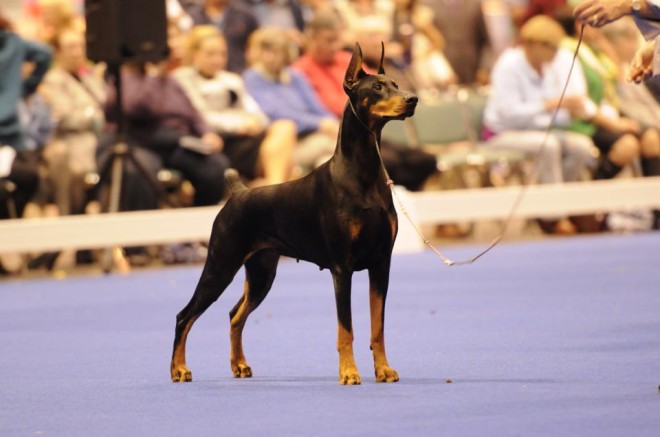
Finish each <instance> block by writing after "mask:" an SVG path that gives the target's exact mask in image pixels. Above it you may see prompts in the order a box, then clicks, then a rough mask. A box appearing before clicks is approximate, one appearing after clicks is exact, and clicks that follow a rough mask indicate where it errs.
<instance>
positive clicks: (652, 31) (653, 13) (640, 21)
mask: <svg viewBox="0 0 660 437" xmlns="http://www.w3.org/2000/svg"><path fill="white" fill-rule="evenodd" d="M574 15H575V17H576V18H578V19H579V20H581V21H582V22H583V23H585V24H588V25H590V26H593V27H602V26H604V25H606V24H607V23H611V22H612V21H616V20H618V19H619V18H621V17H623V16H626V15H632V16H633V18H634V19H635V23H636V24H637V27H638V28H639V30H640V32H642V35H644V38H645V39H646V44H645V45H643V46H642V47H641V48H640V49H639V50H638V51H637V54H636V55H635V57H634V58H633V60H632V62H631V63H630V71H629V72H628V80H629V81H634V82H637V83H639V82H641V81H643V80H645V79H648V78H649V77H651V76H658V75H660V44H658V43H657V41H658V39H660V0H585V1H582V2H581V3H580V4H578V5H577V6H576V8H575V10H574Z"/></svg>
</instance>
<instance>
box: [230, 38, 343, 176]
mask: <svg viewBox="0 0 660 437" xmlns="http://www.w3.org/2000/svg"><path fill="white" fill-rule="evenodd" d="M291 48H292V47H291V43H290V39H289V38H288V36H287V34H286V31H285V30H283V29H278V28H262V29H259V30H258V31H256V32H255V33H254V34H253V36H252V37H251V38H250V43H249V46H248V61H249V62H250V64H251V67H250V68H249V69H248V70H246V71H245V72H244V73H243V79H244V80H245V86H246V88H247V90H248V92H249V93H250V95H251V96H253V97H254V99H255V100H256V101H257V103H258V104H259V106H260V107H261V109H262V110H263V111H264V113H265V114H266V115H267V116H268V118H270V120H272V121H276V120H292V121H293V122H294V123H295V125H296V131H297V135H298V145H297V146H296V148H295V151H294V162H295V163H296V164H297V165H298V166H300V167H301V168H302V169H303V170H309V169H311V168H313V167H315V166H316V165H318V164H321V163H322V162H323V161H325V160H327V159H328V158H330V156H331V155H332V153H333V152H334V149H335V144H336V140H337V134H338V132H339V120H338V119H337V117H336V116H335V115H334V114H332V113H331V112H330V111H329V110H328V109H327V108H326V107H325V106H323V104H322V103H321V101H320V100H319V98H318V97H317V95H316V93H315V91H314V89H313V88H312V86H311V84H310V83H309V81H308V80H307V78H306V77H305V76H304V75H303V74H302V73H300V72H299V71H296V70H294V69H292V68H290V67H289V66H290V64H291V62H290V61H291V53H290V50H291Z"/></svg>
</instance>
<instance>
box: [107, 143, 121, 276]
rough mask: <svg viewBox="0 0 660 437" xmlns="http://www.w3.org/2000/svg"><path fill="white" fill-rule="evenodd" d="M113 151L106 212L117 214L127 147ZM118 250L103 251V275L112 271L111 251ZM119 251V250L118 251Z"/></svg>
mask: <svg viewBox="0 0 660 437" xmlns="http://www.w3.org/2000/svg"><path fill="white" fill-rule="evenodd" d="M115 147H116V149H115V153H114V156H113V157H112V173H111V179H110V182H111V184H110V205H109V208H108V212H117V211H119V201H120V199H121V190H122V185H123V184H122V182H123V181H122V178H123V176H124V174H123V173H124V172H123V170H124V156H125V155H126V152H127V150H128V146H127V145H126V144H124V143H119V144H117V145H116V146H115ZM114 249H118V248H112V247H107V248H106V249H105V250H104V251H103V258H102V261H101V266H102V268H103V271H104V272H105V273H109V272H110V271H111V270H112V266H113V264H114V260H113V250H114ZM119 250H121V249H119Z"/></svg>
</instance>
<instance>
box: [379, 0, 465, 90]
mask: <svg viewBox="0 0 660 437" xmlns="http://www.w3.org/2000/svg"><path fill="white" fill-rule="evenodd" d="M394 6H395V8H394V14H393V17H392V21H393V35H392V43H391V44H389V46H388V47H387V51H388V52H389V53H390V56H391V55H392V54H396V53H397V52H398V53H399V59H400V62H402V64H403V66H404V67H405V68H407V69H410V71H411V74H412V77H413V79H414V81H415V85H416V87H417V89H418V91H419V92H422V91H429V92H431V91H433V90H443V89H445V88H447V87H448V86H449V85H452V84H454V83H456V82H457V78H456V74H455V73H454V70H453V69H452V68H451V66H450V65H449V62H448V61H447V59H446V58H445V56H444V54H443V53H442V51H443V50H444V48H445V39H444V37H443V36H442V33H440V31H439V30H438V28H437V27H435V24H434V22H433V21H434V17H433V10H432V9H431V8H429V7H428V6H427V5H424V4H421V3H419V1H418V0H394ZM393 52H394V53H393Z"/></svg>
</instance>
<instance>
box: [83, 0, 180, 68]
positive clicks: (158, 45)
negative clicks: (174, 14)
mask: <svg viewBox="0 0 660 437" xmlns="http://www.w3.org/2000/svg"><path fill="white" fill-rule="evenodd" d="M85 20H86V23H87V25H86V35H85V36H86V39H87V56H88V57H89V59H91V60H92V61H95V62H107V63H109V64H120V63H122V62H126V61H134V62H157V61H160V60H163V59H165V58H166V57H167V56H168V53H169V51H168V48H167V15H166V12H165V0H85Z"/></svg>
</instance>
